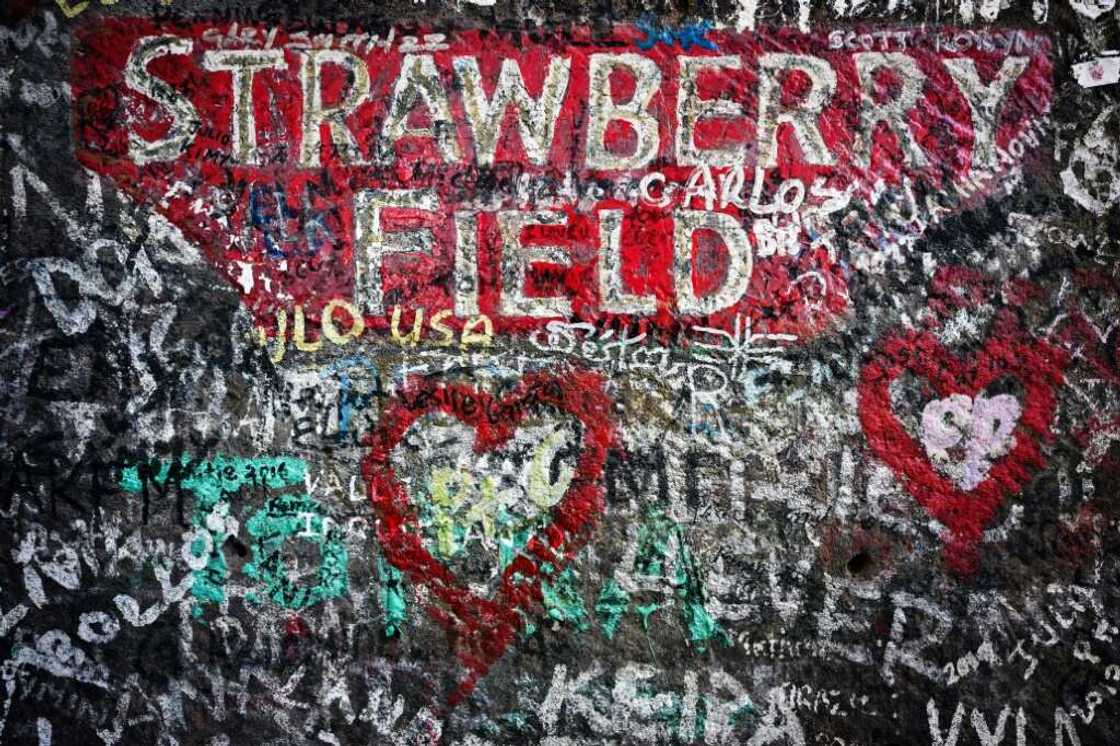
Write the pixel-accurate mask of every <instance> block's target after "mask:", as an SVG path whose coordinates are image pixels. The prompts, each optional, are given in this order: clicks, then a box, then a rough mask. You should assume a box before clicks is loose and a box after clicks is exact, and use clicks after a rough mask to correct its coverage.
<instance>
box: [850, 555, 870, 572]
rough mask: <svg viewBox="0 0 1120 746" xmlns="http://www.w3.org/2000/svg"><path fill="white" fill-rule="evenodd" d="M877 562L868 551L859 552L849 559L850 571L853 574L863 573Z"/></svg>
mask: <svg viewBox="0 0 1120 746" xmlns="http://www.w3.org/2000/svg"><path fill="white" fill-rule="evenodd" d="M874 564H875V562H874V560H872V559H871V555H869V554H868V553H867V552H857V553H856V554H853V555H852V558H851V559H849V560H848V572H850V573H851V574H852V575H862V574H863V573H865V572H867V571H868V570H870V569H871V567H872V566H873V565H874Z"/></svg>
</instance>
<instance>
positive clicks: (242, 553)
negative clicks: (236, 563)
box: [222, 536, 249, 557]
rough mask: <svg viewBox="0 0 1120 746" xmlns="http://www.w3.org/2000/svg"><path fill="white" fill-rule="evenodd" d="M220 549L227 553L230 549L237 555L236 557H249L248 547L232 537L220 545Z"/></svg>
mask: <svg viewBox="0 0 1120 746" xmlns="http://www.w3.org/2000/svg"><path fill="white" fill-rule="evenodd" d="M222 549H224V550H226V551H229V550H231V549H232V550H233V551H234V552H236V553H237V556H238V557H248V556H249V547H247V546H245V544H244V543H243V542H241V541H240V540H238V539H237V538H236V537H234V536H230V537H228V538H227V539H226V540H225V543H224V544H222Z"/></svg>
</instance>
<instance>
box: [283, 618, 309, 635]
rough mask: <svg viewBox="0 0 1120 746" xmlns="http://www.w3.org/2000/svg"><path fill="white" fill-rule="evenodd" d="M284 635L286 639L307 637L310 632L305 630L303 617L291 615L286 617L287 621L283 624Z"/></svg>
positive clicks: (305, 624)
mask: <svg viewBox="0 0 1120 746" xmlns="http://www.w3.org/2000/svg"><path fill="white" fill-rule="evenodd" d="M284 634H285V635H286V636H287V637H296V638H301V637H307V635H308V634H310V630H308V629H307V623H306V622H304V621H303V617H301V616H300V615H299V614H292V615H291V616H290V617H288V621H286V622H284Z"/></svg>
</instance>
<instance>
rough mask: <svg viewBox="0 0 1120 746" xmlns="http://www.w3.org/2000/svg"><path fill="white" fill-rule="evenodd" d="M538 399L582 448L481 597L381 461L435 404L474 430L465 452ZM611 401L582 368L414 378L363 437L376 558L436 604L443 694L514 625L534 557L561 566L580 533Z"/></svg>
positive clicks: (481, 447) (595, 495)
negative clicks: (575, 428) (571, 426)
mask: <svg viewBox="0 0 1120 746" xmlns="http://www.w3.org/2000/svg"><path fill="white" fill-rule="evenodd" d="M541 405H544V406H546V407H551V408H553V409H555V410H558V411H559V412H561V413H564V414H568V415H572V416H574V417H575V418H577V419H578V420H579V421H580V423H581V425H582V428H583V438H582V447H581V450H580V454H579V457H578V461H577V463H576V466H575V474H574V476H573V478H572V482H571V485H570V486H569V487H568V490H567V492H565V493H564V496H563V498H561V500H560V502H558V503H557V504H556V505H555V506H554V507H553V508H552V511H551V518H552V523H550V524H549V525H548V526H547V527H546V528H545V529H544V530H543V531H542V532H541V533H539V534H537V535H536V536H533V537H532V538H530V539H529V541H528V542H527V544H526V545H525V548H524V549H523V550H522V553H521V554H519V555H518V556H517V557H516V558H515V559H514V560H513V562H511V563H510V565H509V566H508V567H506V569H505V570H504V571H503V572H502V576H501V580H500V585H499V588H498V591H497V593H496V595H495V596H494V597H493V598H482V597H480V596H478V595H476V594H474V593H472V592H471V591H470V590H469V589H468V588H467V586H466V585H465V584H464V583H462V582H461V581H460V580H459V579H458V578H456V577H455V575H454V574H453V573H452V572H451V571H450V570H449V569H448V568H447V567H446V566H445V565H444V564H443V563H441V562H439V561H438V560H436V559H435V558H434V557H433V556H432V555H431V554H430V553H429V552H428V550H427V549H426V548H425V547H424V545H423V543H422V535H421V530H420V526H419V522H418V518H417V515H416V513H415V511H414V510H413V506H412V502H411V500H410V498H409V495H408V492H407V491H406V490H405V488H404V486H403V485H402V484H401V483H400V481H399V480H398V479H397V476H396V473H395V471H394V469H393V465H392V463H391V457H392V452H393V448H394V447H395V446H396V445H397V443H399V442H400V440H401V438H402V437H404V435H405V433H406V432H407V431H408V429H409V427H411V426H412V424H413V423H414V422H416V421H417V420H418V419H419V418H421V417H423V416H424V415H426V414H429V413H433V412H443V413H445V414H448V415H451V416H453V417H455V418H456V419H458V420H459V421H460V422H462V423H464V424H466V425H469V426H471V427H473V428H474V429H475V442H474V448H475V451H477V452H479V453H484V452H486V451H490V450H493V449H495V448H500V447H501V446H502V444H504V443H505V442H507V441H508V440H509V439H510V437H512V436H513V434H514V432H515V431H516V430H517V427H518V425H519V424H520V423H521V421H522V419H524V417H525V416H526V415H527V414H529V413H530V412H531V411H532V410H533V408H535V407H539V406H541ZM612 407H613V404H612V402H611V400H610V399H609V398H608V397H607V395H606V393H605V392H604V390H603V380H602V378H601V377H600V376H598V375H596V374H593V373H588V372H576V371H568V372H565V373H563V374H558V375H554V374H551V373H530V374H527V375H526V376H525V377H524V378H523V379H522V380H521V381H520V383H519V384H518V385H517V386H516V387H515V388H514V389H513V390H512V391H510V392H509V393H508V394H505V395H503V396H501V397H496V396H494V395H492V394H491V393H490V392H487V391H483V390H480V389H477V388H474V387H472V386H467V385H464V384H456V383H441V382H436V381H433V380H430V379H414V380H412V381H411V382H410V385H409V386H407V387H406V389H405V391H404V392H403V393H402V394H401V396H400V397H399V398H398V399H396V400H395V401H393V402H392V403H391V404H390V405H389V406H388V407H387V408H386V410H385V412H384V413H383V415H382V417H381V422H380V424H379V425H378V427H377V429H376V430H374V432H373V433H372V434H371V436H370V446H371V448H370V452H369V454H368V455H367V456H366V458H365V460H364V461H363V463H362V474H363V476H364V478H365V480H366V481H367V482H368V483H369V488H370V498H371V499H372V501H373V508H374V512H375V514H376V515H377V517H378V519H379V520H378V522H377V535H378V541H379V542H380V544H381V547H382V550H383V551H384V552H385V555H386V557H387V558H388V559H389V561H390V562H392V563H393V565H395V566H396V567H397V568H399V569H400V570H401V571H402V572H404V573H405V574H406V575H407V576H408V578H409V580H410V581H412V582H413V583H416V584H418V585H425V586H427V587H428V589H429V590H430V591H431V593H432V595H433V596H434V597H435V599H436V601H438V603H435V604H433V605H432V606H431V608H430V613H431V614H432V616H433V617H434V618H435V619H437V620H438V621H439V622H440V623H441V624H442V625H443V626H444V627H445V628H446V629H447V633H448V635H449V637H450V639H451V640H452V641H453V642H454V644H455V647H456V649H457V652H458V656H459V659H460V661H461V662H462V663H463V665H464V666H466V668H467V669H468V671H469V673H468V675H467V677H466V678H465V679H464V680H463V681H462V682H461V683H460V684H459V686H458V688H457V690H456V691H455V692H454V693H453V694H452V696H451V698H450V703H451V705H452V706H454V705H455V704H456V703H457V702H458V701H460V700H461V699H462V698H463V697H466V696H467V695H469V694H470V692H471V691H472V690H473V689H474V686H475V684H476V683H477V682H478V680H479V679H480V678H481V677H482V676H484V675H485V674H486V671H487V670H488V669H489V667H490V666H491V665H492V664H493V663H494V662H495V661H497V660H498V659H499V658H500V657H501V656H502V654H503V653H504V652H505V651H506V648H507V647H509V644H510V643H511V642H512V641H513V638H514V635H515V634H516V633H517V632H518V631H519V630H520V629H521V628H522V624H523V621H522V616H521V614H520V613H519V612H522V613H528V612H529V611H530V610H531V609H532V607H533V606H534V604H536V603H538V602H539V601H540V599H541V589H540V584H541V570H540V566H541V565H542V564H543V563H549V564H550V565H552V566H553V567H554V568H557V569H559V568H561V567H562V566H563V565H564V564H565V562H566V561H567V560H568V559H570V558H571V557H572V556H573V555H574V553H575V552H576V551H577V550H578V548H579V547H580V546H581V545H582V543H583V542H584V541H585V540H586V538H587V536H586V534H587V531H588V529H589V528H590V527H591V526H592V524H593V523H594V522H595V521H596V520H597V519H598V517H599V515H600V513H601V512H602V509H603V485H602V483H601V477H602V474H603V465H604V464H605V462H606V458H607V451H608V449H609V448H611V447H612V446H613V444H614V442H615V432H614V425H613V424H612V421H611V411H612Z"/></svg>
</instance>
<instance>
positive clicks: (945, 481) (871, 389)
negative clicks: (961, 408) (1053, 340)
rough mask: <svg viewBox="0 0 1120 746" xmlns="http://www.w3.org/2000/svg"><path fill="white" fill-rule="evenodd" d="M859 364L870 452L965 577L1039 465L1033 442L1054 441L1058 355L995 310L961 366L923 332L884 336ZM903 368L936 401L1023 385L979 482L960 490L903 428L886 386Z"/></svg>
mask: <svg viewBox="0 0 1120 746" xmlns="http://www.w3.org/2000/svg"><path fill="white" fill-rule="evenodd" d="M878 347H879V349H878V351H877V352H876V354H875V355H874V356H873V357H872V358H871V359H870V360H869V361H868V362H867V363H866V364H865V365H864V367H863V370H862V371H861V373H860V382H859V418H860V424H861V425H862V427H863V432H864V435H865V436H866V437H867V442H868V444H869V445H870V447H871V450H872V451H873V452H874V453H875V455H876V456H877V457H878V458H879V459H880V460H881V461H883V462H884V463H885V464H886V465H887V466H889V467H890V468H891V470H892V471H893V472H894V473H895V475H896V476H897V477H899V480H900V481H901V482H902V484H903V486H904V487H905V488H906V490H907V491H908V492H909V493H910V494H911V495H913V496H914V498H915V499H916V500H917V501H918V502H919V503H920V504H921V505H922V507H923V508H925V509H926V511H927V512H928V513H930V515H932V516H933V517H934V518H935V519H936V520H937V521H939V522H940V523H941V524H943V525H944V526H945V527H946V529H947V530H948V532H949V534H950V537H949V541H948V542H947V543H946V544H945V545H944V546H943V547H942V556H943V557H944V559H945V561H946V563H947V564H948V565H949V567H950V568H951V569H953V570H954V571H955V572H957V573H959V574H961V575H968V574H971V573H972V572H974V571H975V570H976V566H977V563H978V559H979V557H978V549H977V548H978V545H979V542H980V539H981V538H982V536H983V532H984V528H985V527H986V526H987V525H988V523H989V522H990V521H991V519H992V518H993V517H994V516H995V513H996V511H997V510H998V509H999V507H1000V506H1001V505H1002V504H1003V501H1004V499H1005V498H1006V497H1007V496H1008V495H1012V494H1018V493H1019V492H1021V491H1022V489H1023V488H1024V487H1025V486H1026V484H1027V483H1028V482H1029V481H1030V479H1031V478H1032V477H1033V476H1034V474H1035V472H1037V471H1038V470H1039V469H1041V468H1043V467H1045V465H1046V461H1045V459H1044V458H1043V455H1042V451H1041V448H1040V447H1039V444H1040V442H1049V441H1050V440H1052V439H1053V434H1052V433H1051V429H1050V423H1051V421H1052V419H1053V415H1054V411H1055V409H1056V407H1057V393H1056V392H1057V389H1058V387H1059V386H1061V385H1062V384H1063V382H1064V370H1065V366H1066V363H1067V362H1068V359H1069V356H1068V354H1067V353H1066V351H1065V350H1063V349H1061V348H1059V347H1055V346H1054V345H1051V344H1050V343H1048V342H1045V341H1042V340H1038V339H1035V338H1033V337H1031V336H1030V335H1028V334H1027V333H1026V332H1025V331H1024V330H1023V329H1022V327H1021V326H1020V325H1019V323H1018V321H1017V320H1016V319H1015V317H1014V316H1013V314H1012V313H1011V312H1010V311H1009V310H1006V309H1005V310H1003V311H1000V312H999V313H998V314H997V315H996V319H995V321H994V323H993V326H992V333H991V334H990V335H989V337H988V338H987V340H986V341H985V342H984V345H983V347H981V348H980V349H979V350H978V351H977V352H976V353H975V354H973V356H972V357H971V358H970V359H969V360H967V361H965V360H962V359H961V358H959V357H957V356H956V355H954V354H953V353H952V352H950V351H949V350H948V349H946V348H945V346H944V345H943V344H942V343H941V342H940V340H938V338H937V337H936V335H935V334H934V333H933V332H932V331H930V330H904V331H898V332H893V333H890V334H888V335H887V336H886V337H884V338H883V339H882V340H881V341H880V343H879V345H878ZM907 371H909V372H910V373H912V374H914V375H915V376H916V377H918V378H919V379H921V380H923V381H927V382H929V383H930V384H931V385H932V387H933V390H934V391H935V392H936V395H937V396H942V397H945V396H950V395H952V394H964V395H967V396H970V397H975V396H977V395H979V394H982V393H983V392H984V390H985V389H986V388H987V387H988V386H990V385H991V384H993V383H995V382H997V381H999V380H1002V379H1004V378H1007V377H1014V378H1015V379H1017V380H1018V381H1019V383H1020V384H1021V385H1022V386H1023V397H1022V407H1023V409H1022V414H1021V415H1020V417H1019V421H1018V423H1017V424H1016V426H1015V430H1014V439H1015V440H1014V445H1013V446H1012V447H1011V449H1010V450H1009V451H1008V452H1007V453H1006V454H1004V455H1003V456H1002V457H1001V458H999V459H998V460H996V461H995V462H994V463H993V464H992V466H991V468H990V469H989V470H988V473H987V475H986V477H985V479H984V481H983V482H981V483H980V484H979V485H977V486H976V487H975V488H974V489H972V490H967V491H966V490H962V489H960V488H959V487H958V486H957V485H956V484H955V483H954V482H953V481H952V480H950V479H949V478H948V477H946V476H944V475H943V474H941V473H939V472H938V471H937V470H936V469H935V468H934V466H933V464H932V462H931V461H930V459H929V457H928V456H927V454H926V453H925V450H924V448H923V447H922V446H921V444H920V443H918V441H917V440H916V439H915V438H914V437H913V436H912V435H911V434H910V433H909V432H908V431H907V430H906V428H905V427H904V426H903V424H902V422H901V421H900V420H899V419H898V417H897V416H896V415H895V413H894V410H893V407H892V405H891V397H890V385H891V383H892V382H893V381H894V380H895V379H897V378H898V377H899V376H900V375H902V374H903V373H904V372H907Z"/></svg>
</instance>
